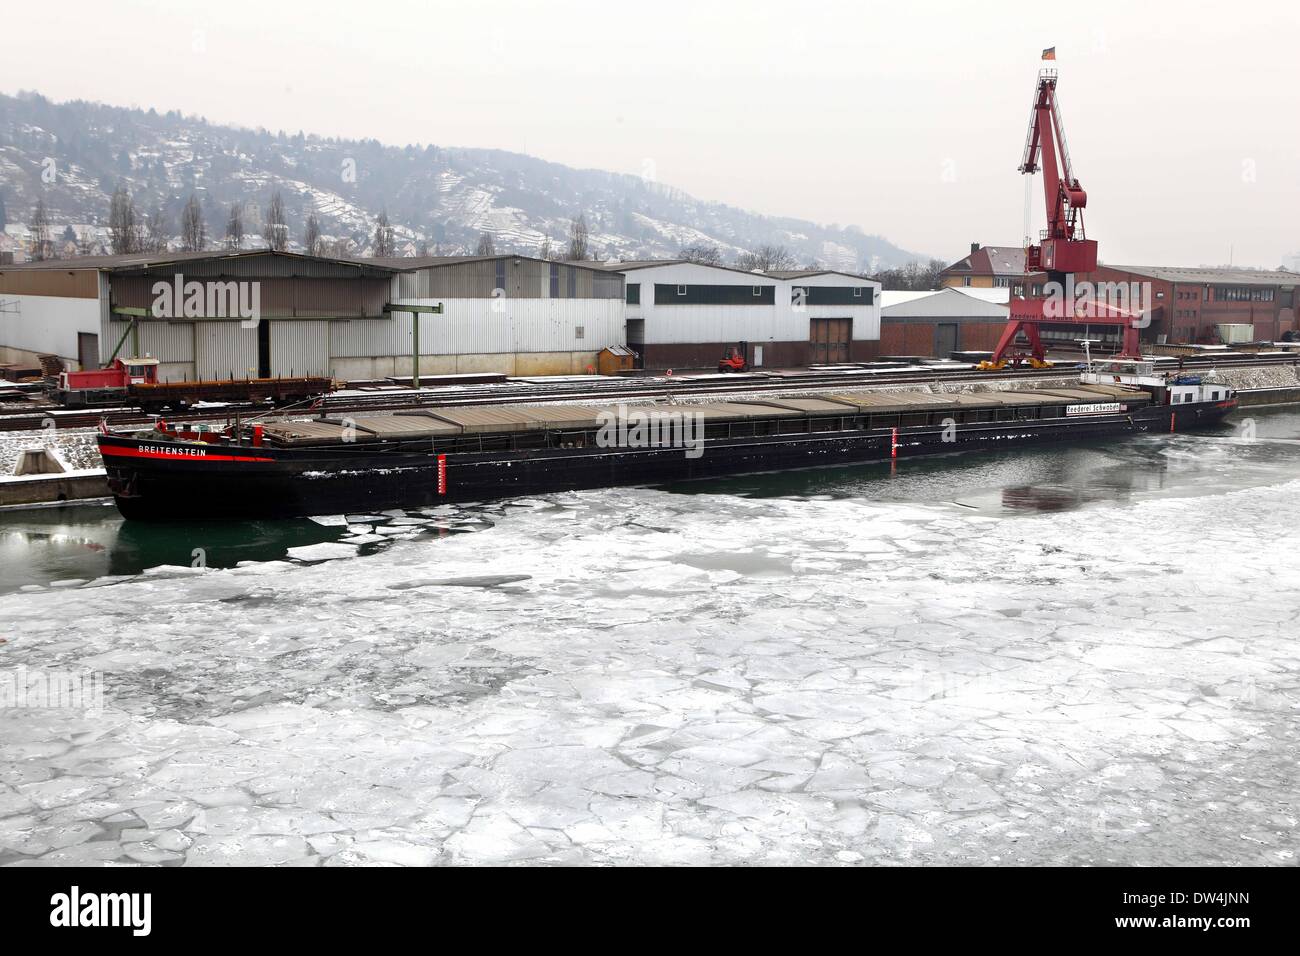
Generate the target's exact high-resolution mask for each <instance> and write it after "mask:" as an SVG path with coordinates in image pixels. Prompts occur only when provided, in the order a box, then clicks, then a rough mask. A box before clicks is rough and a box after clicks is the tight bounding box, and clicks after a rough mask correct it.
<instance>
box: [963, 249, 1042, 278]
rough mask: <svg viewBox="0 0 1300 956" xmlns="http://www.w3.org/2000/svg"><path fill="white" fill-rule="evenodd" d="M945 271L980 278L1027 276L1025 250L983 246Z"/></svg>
mask: <svg viewBox="0 0 1300 956" xmlns="http://www.w3.org/2000/svg"><path fill="white" fill-rule="evenodd" d="M943 271H944V272H962V273H969V274H971V275H980V276H988V275H992V276H1022V275H1024V274H1025V250H1024V248H1023V247H1021V246H981V247H980V248H979V249H976V250H975V251H974V252H972V253H971V254H970V255H968V256H967V257H966V258H964V259H958V260H957V261H956V262H954V263H953V264H952V265H950V266H948V268H946V269H944V270H943Z"/></svg>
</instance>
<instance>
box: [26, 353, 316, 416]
mask: <svg viewBox="0 0 1300 956" xmlns="http://www.w3.org/2000/svg"><path fill="white" fill-rule="evenodd" d="M49 381H50V389H49V391H50V397H51V398H53V399H54V400H55V401H57V402H58V403H59V404H61V405H66V406H67V407H69V408H86V407H91V406H96V405H138V406H139V407H140V408H142V409H143V410H144V411H146V412H158V411H162V410H163V409H171V410H173V411H180V410H182V409H186V408H189V407H190V406H191V405H195V404H197V403H199V402H272V403H274V404H276V405H291V404H294V403H296V402H302V401H305V400H307V399H309V398H314V397H316V396H318V395H325V394H327V393H329V392H331V391H333V389H334V382H333V380H332V379H330V378H327V377H325V376H318V375H308V376H291V377H288V378H285V377H277V378H245V379H229V380H208V381H192V382H160V381H158V360H157V359H156V358H152V357H148V358H126V359H114V360H113V363H112V364H111V365H109V366H107V367H106V368H101V369H93V370H87V371H84V372H68V371H60V372H58V373H57V375H55V376H53V377H52V378H51V379H49Z"/></svg>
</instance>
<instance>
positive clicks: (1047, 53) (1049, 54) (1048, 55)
mask: <svg viewBox="0 0 1300 956" xmlns="http://www.w3.org/2000/svg"><path fill="white" fill-rule="evenodd" d="M1043 59H1044V60H1055V59H1056V47H1054V46H1049V47H1048V48H1047V49H1046V50H1044V51H1043Z"/></svg>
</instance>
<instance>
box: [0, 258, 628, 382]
mask: <svg viewBox="0 0 1300 956" xmlns="http://www.w3.org/2000/svg"><path fill="white" fill-rule="evenodd" d="M192 287H201V289H202V290H205V291H206V294H205V295H201V296H199V299H198V303H197V305H196V303H195V302H194V301H191V299H190V297H189V295H188V292H187V291H186V290H189V289H191V288H192ZM172 290H177V291H176V292H175V293H173V291H172ZM214 290H215V292H216V294H215V296H214V294H213V293H214ZM241 297H242V298H241ZM254 299H255V300H256V306H257V317H256V318H255V319H252V318H250V317H249V316H248V315H247V314H245V313H246V312H248V311H249V310H248V309H242V308H241V306H244V305H251V304H252V302H253V300H254ZM214 302H215V305H216V308H215V309H214V308H213V305H214ZM192 306H193V307H192ZM403 306H409V307H414V308H416V309H419V310H421V311H420V312H418V313H412V312H411V311H408V310H405V309H403V308H402V307H403ZM438 307H441V309H442V311H441V313H435V312H434V311H433V310H434V309H436V308H438ZM415 314H418V315H419V330H418V331H419V336H418V348H419V355H420V358H419V364H420V371H421V373H422V374H439V373H464V372H483V371H491V372H504V373H506V374H517V375H523V374H531V375H543V374H569V373H575V372H584V371H586V370H587V369H588V368H589V367H593V366H594V365H595V363H596V360H597V359H596V357H597V355H598V354H599V353H600V351H601V350H602V349H604V348H606V347H608V346H611V345H620V344H622V343H623V341H624V322H623V277H622V276H621V275H619V274H611V273H608V272H606V271H605V270H601V269H597V268H595V267H593V266H587V265H584V264H571V263H554V262H548V261H545V260H540V259H529V258H526V257H522V256H490V257H445V258H420V259H415V258H406V259H384V260H377V259H335V258H328V257H321V256H305V255H298V254H293V253H286V252H273V251H267V250H259V251H249V252H202V253H153V254H140V255H129V256H101V257H87V258H82V259H69V260H61V261H45V262H36V263H22V264H20V265H13V266H5V267H3V268H0V358H2V359H3V361H5V362H32V361H34V360H35V357H36V356H37V355H39V354H43V353H51V354H56V355H58V356H60V357H61V358H63V360H64V361H65V363H66V364H68V365H69V366H78V365H80V366H81V367H83V368H85V367H91V368H93V367H97V366H98V365H99V364H100V363H101V362H104V361H107V360H108V359H109V358H110V357H111V356H112V355H113V354H114V353H115V352H116V353H117V354H120V355H124V354H126V353H128V352H131V353H137V354H149V355H152V356H154V357H156V358H158V359H159V360H160V363H161V364H160V368H159V378H160V380H163V381H177V380H182V379H195V378H198V379H210V378H221V379H224V378H230V377H234V378H242V377H255V376H275V375H332V376H334V377H335V378H338V379H341V380H348V379H367V378H380V377H385V376H390V375H409V374H410V373H411V368H412V364H413V357H412V353H413V350H414V348H415V346H416V342H415V341H414V336H413V331H414V326H413V323H414V321H415V318H414V316H415Z"/></svg>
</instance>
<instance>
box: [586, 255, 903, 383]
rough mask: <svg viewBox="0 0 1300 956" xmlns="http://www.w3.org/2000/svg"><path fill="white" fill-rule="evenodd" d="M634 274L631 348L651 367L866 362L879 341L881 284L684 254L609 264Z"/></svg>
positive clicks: (629, 287)
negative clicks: (738, 350)
mask: <svg viewBox="0 0 1300 956" xmlns="http://www.w3.org/2000/svg"><path fill="white" fill-rule="evenodd" d="M603 268H604V269H606V270H608V271H610V272H621V273H623V274H624V275H625V276H626V277H627V280H626V299H627V313H626V315H627V344H628V346H629V347H630V348H632V349H633V350H634V351H635V352H637V354H638V355H639V357H640V362H641V365H642V367H644V368H648V369H664V368H672V369H689V368H713V367H716V365H717V363H718V360H719V359H721V358H722V357H723V356H725V355H726V354H727V352H728V350H729V349H731V348H733V347H738V346H739V345H740V344H741V343H745V344H746V348H747V352H748V358H749V361H750V363H751V364H752V365H753V366H754V367H764V366H767V367H792V366H803V365H813V364H822V363H837V362H851V361H862V360H865V359H869V358H872V357H874V355H875V354H876V347H877V344H878V340H879V338H880V303H879V293H880V283H879V282H876V281H875V280H873V279H864V278H862V277H860V276H854V275H848V274H846V273H841V272H833V271H829V270H803V271H789V272H767V273H764V272H746V271H744V270H742V269H733V268H729V267H727V266H715V265H705V264H703V263H698V262H689V261H686V260H682V259H667V260H648V261H636V262H608V263H605V264H604V265H603Z"/></svg>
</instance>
